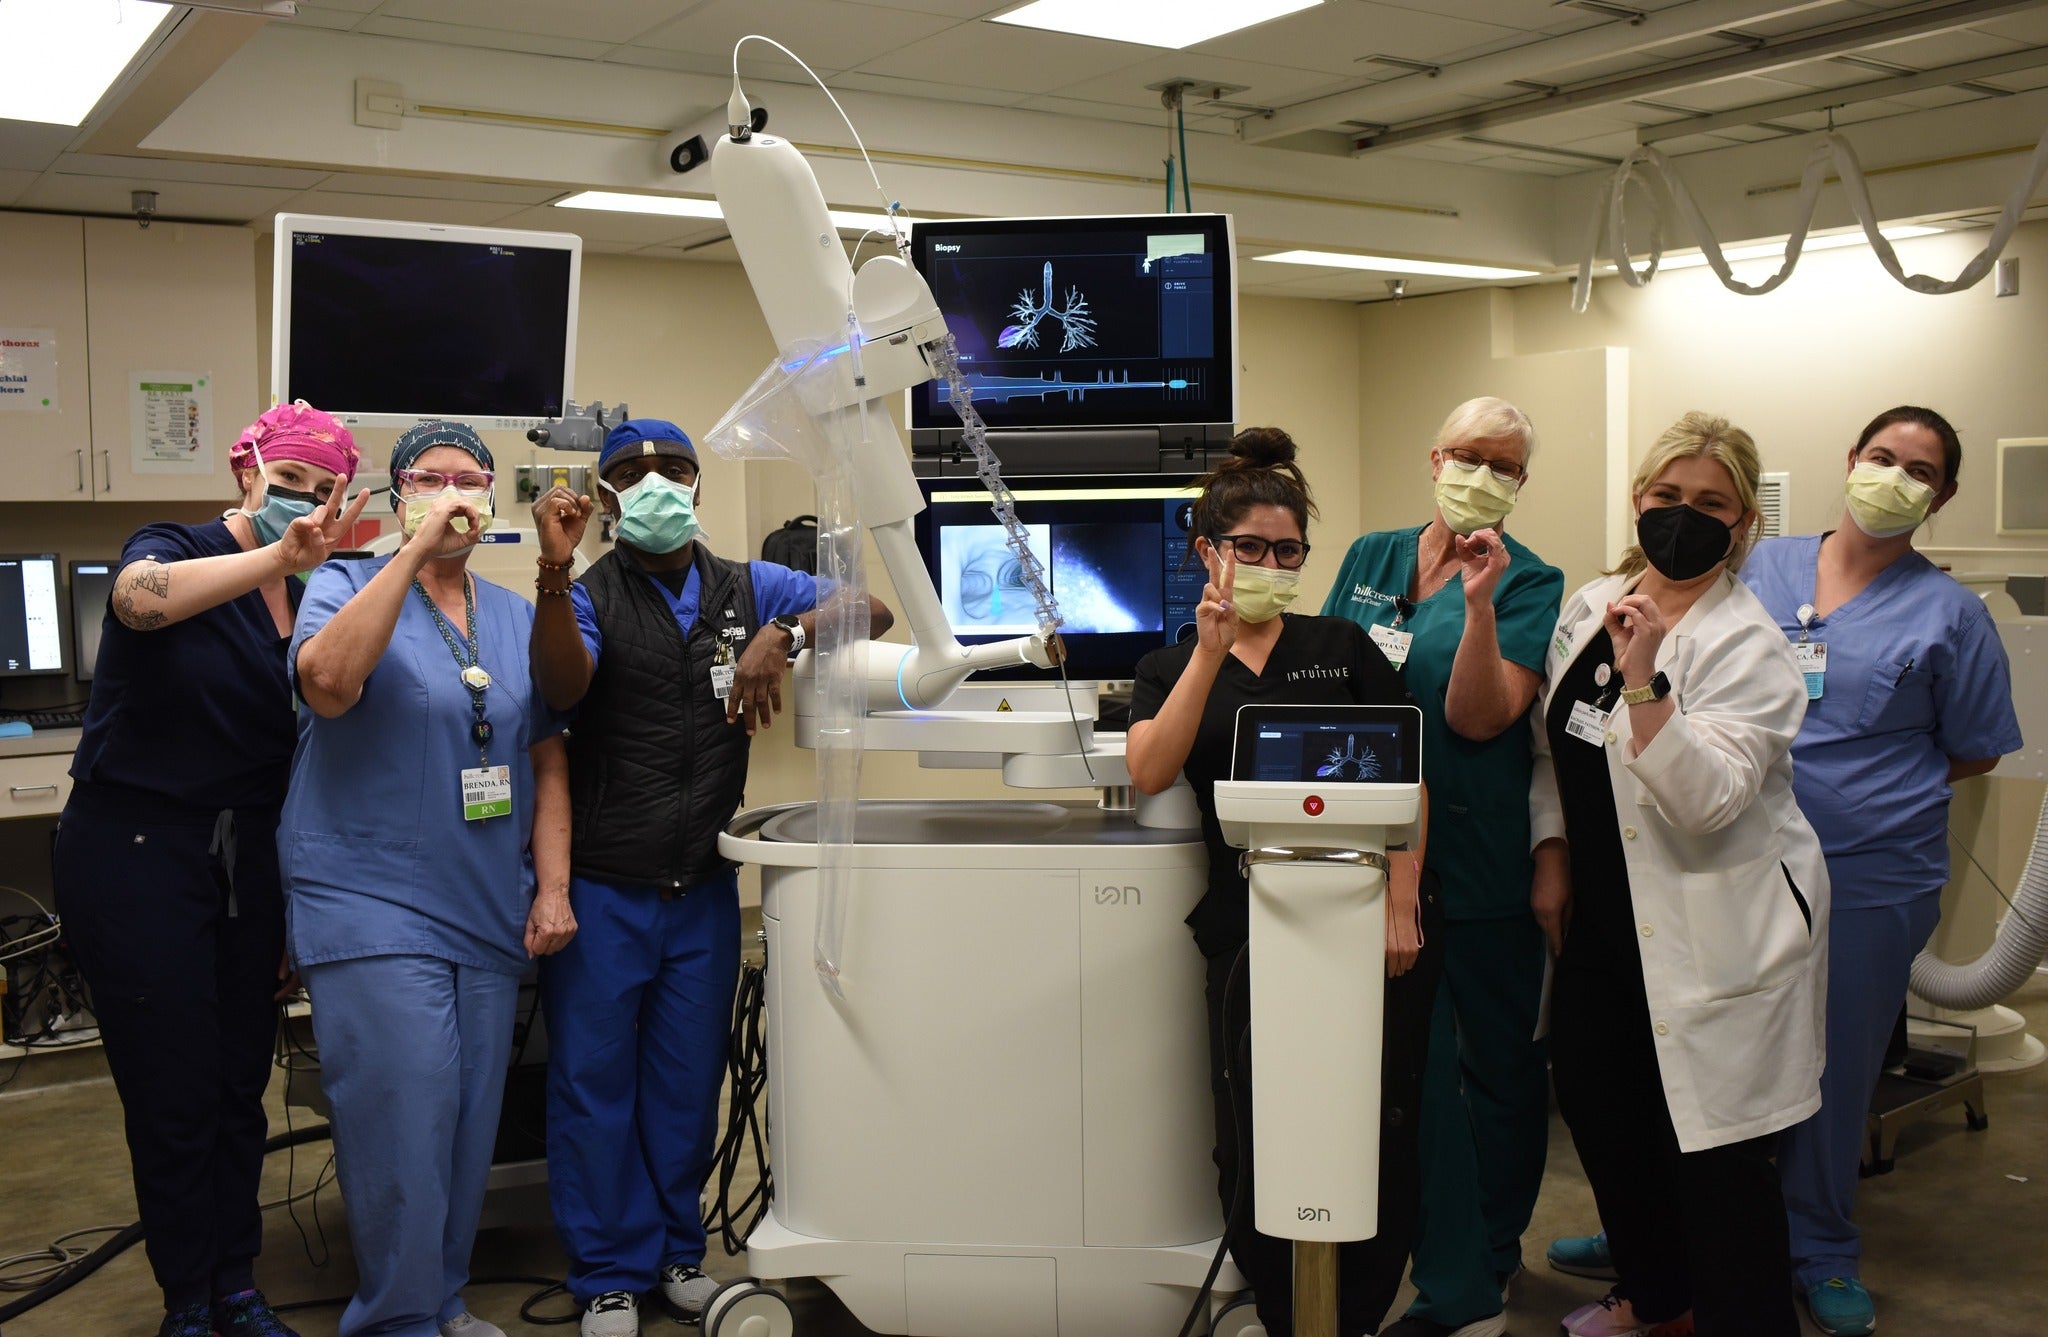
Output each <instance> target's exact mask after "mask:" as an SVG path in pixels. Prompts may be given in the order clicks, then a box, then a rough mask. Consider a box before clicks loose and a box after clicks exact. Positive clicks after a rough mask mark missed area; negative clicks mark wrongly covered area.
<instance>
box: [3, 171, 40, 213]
mask: <svg viewBox="0 0 2048 1337" xmlns="http://www.w3.org/2000/svg"><path fill="white" fill-rule="evenodd" d="M41 175H42V173H41V172H25V171H21V170H19V169H16V168H8V169H5V170H0V208H8V207H11V206H13V204H14V203H15V200H16V199H17V197H19V196H20V194H21V193H22V192H23V191H25V190H27V189H28V188H29V187H30V186H32V185H34V184H35V180H36V178H37V177H39V176H41Z"/></svg>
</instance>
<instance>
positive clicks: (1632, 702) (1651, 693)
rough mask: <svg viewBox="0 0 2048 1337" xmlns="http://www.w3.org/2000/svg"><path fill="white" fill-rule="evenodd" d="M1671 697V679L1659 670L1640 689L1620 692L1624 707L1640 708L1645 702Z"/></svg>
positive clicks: (1632, 688) (1633, 688) (1635, 688)
mask: <svg viewBox="0 0 2048 1337" xmlns="http://www.w3.org/2000/svg"><path fill="white" fill-rule="evenodd" d="M1669 695H1671V679H1669V678H1667V677H1665V676H1664V670H1662V669H1659V670H1657V673H1656V675H1655V676H1654V677H1652V678H1651V679H1650V680H1649V681H1648V682H1646V683H1644V684H1643V685H1642V686H1641V687H1630V688H1628V689H1626V690H1625V691H1623V692H1622V694H1621V703H1622V704H1623V705H1625V706H1640V705H1642V704H1643V703H1644V702H1645V701H1662V700H1663V699H1664V698H1665V697H1667V696H1669Z"/></svg>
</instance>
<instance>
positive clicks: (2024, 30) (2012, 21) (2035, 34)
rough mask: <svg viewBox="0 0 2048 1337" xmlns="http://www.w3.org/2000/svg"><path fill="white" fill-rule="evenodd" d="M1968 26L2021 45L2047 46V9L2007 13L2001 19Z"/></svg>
mask: <svg viewBox="0 0 2048 1337" xmlns="http://www.w3.org/2000/svg"><path fill="white" fill-rule="evenodd" d="M1970 26H1971V27H1972V28H1974V29H1975V30H1976V31H1978V32H1981V33H1989V34H1991V35H1992V36H1994V37H2002V38H2005V39H2006V40H2008V41H2013V42H2018V43H2019V44H2020V45H2021V46H2048V9H2037V10H2035V11H2033V12H2032V13H2030V14H2008V15H2007V16H2006V17H2004V18H2002V19H1990V20H1988V21H1986V22H1984V23H1973V24H1971V25H1970Z"/></svg>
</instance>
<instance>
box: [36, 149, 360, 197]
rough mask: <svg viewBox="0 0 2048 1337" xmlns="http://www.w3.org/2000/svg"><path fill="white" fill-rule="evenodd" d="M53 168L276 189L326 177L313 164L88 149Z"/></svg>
mask: <svg viewBox="0 0 2048 1337" xmlns="http://www.w3.org/2000/svg"><path fill="white" fill-rule="evenodd" d="M56 170H58V171H60V172H63V173H65V174H66V175H69V176H118V177H123V178H128V177H141V178H147V179H149V180H152V181H198V182H207V183H211V184H213V185H218V186H258V187H271V188H274V189H277V190H311V189H312V188H313V187H315V186H317V185H319V184H320V183H321V182H322V181H323V180H325V179H326V178H327V173H326V172H325V171H323V170H319V169H316V168H305V167H264V166H257V165H253V164H249V163H231V162H192V161H188V160H186V159H183V158H126V157H115V156H111V155H104V154H91V153H67V154H65V155H64V156H63V157H62V158H59V159H58V160H57V163H56Z"/></svg>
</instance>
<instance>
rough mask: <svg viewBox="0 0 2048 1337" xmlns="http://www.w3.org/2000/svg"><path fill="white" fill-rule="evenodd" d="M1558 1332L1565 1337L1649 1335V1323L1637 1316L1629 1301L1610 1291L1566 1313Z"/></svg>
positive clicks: (1642, 1336) (1640, 1336)
mask: <svg viewBox="0 0 2048 1337" xmlns="http://www.w3.org/2000/svg"><path fill="white" fill-rule="evenodd" d="M1558 1331H1559V1332H1560V1333H1562V1334H1563V1337H1647V1334H1648V1333H1649V1331H1650V1325H1649V1324H1647V1323H1645V1322H1643V1321H1642V1320H1641V1319H1639V1318H1637V1317H1636V1311H1635V1310H1634V1309H1632V1308H1630V1306H1629V1302H1628V1301H1626V1300H1624V1299H1622V1298H1621V1297H1620V1296H1619V1295H1617V1294H1615V1293H1614V1292H1613V1291H1609V1292H1607V1294H1605V1295H1603V1296H1601V1297H1600V1298H1599V1299H1598V1300H1596V1301H1594V1302H1593V1303H1592V1304H1589V1305H1585V1306H1582V1307H1581V1308H1578V1309H1574V1310H1572V1312H1571V1313H1569V1314H1566V1315H1565V1316H1564V1322H1562V1323H1560V1324H1558Z"/></svg>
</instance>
